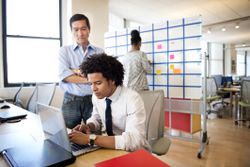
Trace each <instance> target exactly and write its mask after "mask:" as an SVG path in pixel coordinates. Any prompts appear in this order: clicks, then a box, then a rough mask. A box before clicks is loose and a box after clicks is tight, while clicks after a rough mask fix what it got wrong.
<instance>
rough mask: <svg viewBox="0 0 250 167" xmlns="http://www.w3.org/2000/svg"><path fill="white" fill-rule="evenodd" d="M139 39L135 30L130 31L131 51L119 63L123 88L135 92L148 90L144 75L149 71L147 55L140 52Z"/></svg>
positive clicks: (138, 34)
mask: <svg viewBox="0 0 250 167" xmlns="http://www.w3.org/2000/svg"><path fill="white" fill-rule="evenodd" d="M140 48H141V37H140V33H139V31H137V30H132V31H131V50H130V51H129V52H128V53H127V54H126V55H125V56H123V57H122V59H121V62H122V64H123V67H124V69H125V76H124V81H123V84H124V86H126V87H128V88H131V89H133V90H135V91H143V90H148V89H149V87H148V81H147V76H146V74H147V73H149V72H150V71H151V65H150V62H149V60H148V59H147V55H146V54H145V53H144V52H142V51H140Z"/></svg>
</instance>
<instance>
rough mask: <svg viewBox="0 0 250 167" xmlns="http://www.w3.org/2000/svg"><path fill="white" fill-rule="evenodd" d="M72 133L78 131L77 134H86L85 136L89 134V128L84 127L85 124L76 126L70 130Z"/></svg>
mask: <svg viewBox="0 0 250 167" xmlns="http://www.w3.org/2000/svg"><path fill="white" fill-rule="evenodd" d="M73 131H79V132H83V133H86V134H90V132H91V130H90V128H89V126H88V125H85V124H79V125H77V126H76V127H74V128H73V129H72V132H73Z"/></svg>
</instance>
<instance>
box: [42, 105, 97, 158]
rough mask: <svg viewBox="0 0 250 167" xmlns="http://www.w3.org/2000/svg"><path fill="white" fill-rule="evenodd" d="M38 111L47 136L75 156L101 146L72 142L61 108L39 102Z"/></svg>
mask: <svg viewBox="0 0 250 167" xmlns="http://www.w3.org/2000/svg"><path fill="white" fill-rule="evenodd" d="M37 112H38V114H39V116H40V119H41V122H42V128H43V131H44V135H45V138H46V139H47V140H50V141H52V142H53V143H56V144H58V145H59V146H62V147H63V148H64V149H66V150H68V151H69V152H72V154H73V155H74V156H78V155H81V154H85V153H87V152H91V151H95V150H97V149H99V148H100V147H98V146H90V145H89V144H86V145H79V144H75V143H71V142H70V141H69V138H68V133H67V129H66V126H65V122H64V119H63V115H62V112H61V111H60V110H59V109H57V108H54V107H52V106H47V105H44V104H39V103H38V104H37Z"/></svg>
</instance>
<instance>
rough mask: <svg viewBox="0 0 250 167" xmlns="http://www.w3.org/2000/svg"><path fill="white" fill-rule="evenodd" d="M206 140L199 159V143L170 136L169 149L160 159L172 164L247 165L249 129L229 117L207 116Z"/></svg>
mask: <svg viewBox="0 0 250 167" xmlns="http://www.w3.org/2000/svg"><path fill="white" fill-rule="evenodd" d="M207 131H208V136H209V144H208V145H207V146H206V150H205V152H204V154H203V157H202V158H201V159H198V158H197V152H198V150H199V148H200V143H198V142H196V141H193V142H191V141H185V140H181V139H177V138H171V140H172V145H171V146H170V149H169V151H168V153H167V154H166V155H164V156H161V157H160V159H161V160H163V161H164V162H166V163H168V164H169V165H170V166H173V167H249V166H250V159H249V157H250V129H248V128H247V127H246V126H242V125H240V126H235V125H234V124H233V120H232V119H231V118H223V119H212V120H208V130H207Z"/></svg>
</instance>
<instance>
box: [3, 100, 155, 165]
mask: <svg viewBox="0 0 250 167" xmlns="http://www.w3.org/2000/svg"><path fill="white" fill-rule="evenodd" d="M8 105H10V107H11V108H10V109H15V110H23V109H21V108H19V107H17V106H14V105H12V104H8ZM24 111H25V110H24ZM0 112H1V111H0ZM26 112H27V114H28V115H27V118H26V119H23V120H22V121H21V122H18V123H3V124H0V151H1V150H3V149H5V148H7V147H11V146H12V147H13V146H15V142H13V143H11V144H9V145H6V144H5V142H4V141H5V140H6V138H7V137H9V136H16V137H13V138H15V139H13V141H15V140H17V139H16V138H17V137H18V135H22V136H23V134H26V135H31V136H32V137H33V138H34V139H35V140H36V141H37V142H40V141H41V140H43V139H44V136H43V131H42V127H41V123H40V118H39V116H38V115H36V114H33V113H31V112H28V111H26ZM4 138H5V139H4ZM18 140H20V138H18ZM26 142H27V141H26ZM8 143H9V141H8ZM127 153H128V152H126V151H122V150H111V149H99V150H97V151H94V152H91V153H87V154H83V155H81V156H78V157H77V158H76V161H75V162H74V163H73V164H71V165H69V167H90V166H91V167H93V166H94V164H96V163H98V162H101V161H104V160H108V159H111V158H115V157H118V156H121V155H125V154H127ZM156 157H158V156H156ZM0 166H1V167H7V164H6V162H5V161H4V159H3V158H2V156H0Z"/></svg>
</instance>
